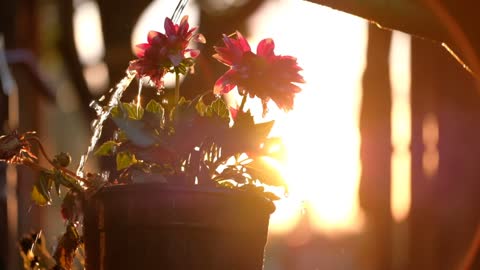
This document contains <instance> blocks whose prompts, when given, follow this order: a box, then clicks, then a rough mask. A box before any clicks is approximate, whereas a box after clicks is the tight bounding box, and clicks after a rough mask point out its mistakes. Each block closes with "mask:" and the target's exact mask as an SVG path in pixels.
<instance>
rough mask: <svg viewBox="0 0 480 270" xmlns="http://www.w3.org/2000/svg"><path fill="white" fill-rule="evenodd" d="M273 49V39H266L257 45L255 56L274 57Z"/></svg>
mask: <svg viewBox="0 0 480 270" xmlns="http://www.w3.org/2000/svg"><path fill="white" fill-rule="evenodd" d="M274 49H275V43H274V42H273V39H271V38H266V39H264V40H262V41H260V43H258V46H257V54H258V55H261V56H265V57H271V56H275V54H274V52H273V50H274Z"/></svg>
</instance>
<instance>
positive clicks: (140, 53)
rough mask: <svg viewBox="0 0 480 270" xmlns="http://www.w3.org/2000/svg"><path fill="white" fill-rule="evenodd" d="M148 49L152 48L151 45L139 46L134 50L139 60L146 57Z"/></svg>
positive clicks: (143, 44)
mask: <svg viewBox="0 0 480 270" xmlns="http://www.w3.org/2000/svg"><path fill="white" fill-rule="evenodd" d="M148 48H150V44H148V43H142V44H137V45H136V46H135V48H133V52H134V53H135V55H136V56H137V57H138V58H142V57H144V56H145V51H146V50H147V49H148Z"/></svg>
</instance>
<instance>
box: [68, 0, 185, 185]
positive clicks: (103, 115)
mask: <svg viewBox="0 0 480 270" xmlns="http://www.w3.org/2000/svg"><path fill="white" fill-rule="evenodd" d="M187 3H188V0H179V2H178V4H177V7H176V8H175V11H174V12H173V14H172V17H171V19H172V21H173V22H174V23H178V20H179V18H180V15H181V14H182V12H183V10H184V8H185V6H186V5H187ZM135 75H136V73H135V72H134V71H128V70H127V75H126V76H125V77H124V78H123V79H122V80H121V81H120V82H119V83H118V84H117V85H116V86H115V88H112V89H110V91H109V93H110V94H111V96H110V100H109V101H108V104H107V106H103V107H102V106H101V105H100V103H99V101H103V100H104V99H105V96H102V97H101V98H100V99H99V100H98V101H97V100H93V101H92V102H91V103H90V107H91V108H92V109H93V110H95V112H96V114H97V119H95V120H93V121H92V123H91V128H92V131H93V134H92V137H91V139H90V145H89V146H88V148H87V151H86V152H85V154H83V155H82V156H81V157H80V163H79V165H78V168H77V172H76V173H77V175H78V176H80V177H84V170H85V165H86V164H87V160H88V157H89V156H90V154H91V153H92V151H93V150H94V149H95V146H96V144H97V142H98V140H99V139H100V137H101V136H102V130H103V124H104V122H105V121H106V120H107V119H108V116H109V115H110V113H111V111H112V109H113V108H114V107H115V106H117V104H118V103H119V102H120V99H121V98H122V95H123V93H124V92H125V90H126V89H127V87H128V86H129V85H130V83H131V82H132V80H133V79H134V78H135ZM141 94H142V79H140V80H139V82H138V94H137V114H138V110H139V108H140V102H141Z"/></svg>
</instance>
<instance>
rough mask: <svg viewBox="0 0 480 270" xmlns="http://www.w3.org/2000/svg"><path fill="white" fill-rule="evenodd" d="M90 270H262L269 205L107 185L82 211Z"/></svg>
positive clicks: (218, 192) (198, 192)
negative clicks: (84, 210)
mask: <svg viewBox="0 0 480 270" xmlns="http://www.w3.org/2000/svg"><path fill="white" fill-rule="evenodd" d="M86 208H87V209H86V212H85V222H84V224H85V228H84V230H85V231H84V235H85V248H86V255H87V259H86V263H87V265H86V269H87V270H122V269H129V270H132V269H137V270H141V269H171V270H183V269H185V270H186V269H188V270H191V269H197V270H201V269H208V270H227V269H229V270H257V269H262V268H263V255H264V247H265V244H266V240H267V233H268V223H269V216H270V214H271V213H272V212H273V211H274V206H273V204H272V202H270V201H268V200H266V199H264V198H262V197H260V196H256V195H254V194H250V193H246V192H241V191H234V190H226V189H217V188H202V187H199V186H192V187H185V186H172V185H165V184H135V185H124V186H112V187H107V188H104V189H103V190H101V191H100V192H99V193H98V194H97V195H96V196H95V197H94V198H93V199H91V200H90V201H89V203H88V206H87V207H86Z"/></svg>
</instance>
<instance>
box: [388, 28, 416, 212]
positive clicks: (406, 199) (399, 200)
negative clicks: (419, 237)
mask: <svg viewBox="0 0 480 270" xmlns="http://www.w3.org/2000/svg"><path fill="white" fill-rule="evenodd" d="M390 78H391V86H392V97H393V98H392V116H391V117H392V145H393V156H392V172H391V179H392V185H391V194H392V199H391V200H392V201H391V206H392V215H393V218H394V219H395V220H396V221H402V220H404V219H405V218H406V217H407V215H408V213H409V210H410V174H411V173H410V171H411V170H410V169H411V163H410V156H411V155H410V139H411V138H410V137H411V135H410V134H411V120H410V119H411V112H410V36H409V35H407V34H404V33H401V32H396V31H395V32H393V35H392V47H391V49H390Z"/></svg>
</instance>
